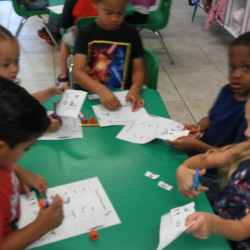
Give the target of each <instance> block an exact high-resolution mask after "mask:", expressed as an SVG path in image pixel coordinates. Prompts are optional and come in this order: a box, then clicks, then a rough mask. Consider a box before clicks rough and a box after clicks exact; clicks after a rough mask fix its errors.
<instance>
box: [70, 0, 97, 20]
mask: <svg viewBox="0 0 250 250" xmlns="http://www.w3.org/2000/svg"><path fill="white" fill-rule="evenodd" d="M72 15H73V17H74V25H76V20H77V19H79V18H82V17H91V16H97V15H98V12H97V10H96V9H94V7H93V6H92V4H91V1H90V0H77V2H76V4H75V6H74V9H73V11H72Z"/></svg>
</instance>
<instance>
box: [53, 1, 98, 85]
mask: <svg viewBox="0 0 250 250" xmlns="http://www.w3.org/2000/svg"><path fill="white" fill-rule="evenodd" d="M90 16H97V11H96V9H94V8H93V7H92V5H91V0H66V1H65V4H64V7H63V12H62V19H61V28H62V29H64V30H66V33H65V34H64V35H63V39H62V42H61V48H60V64H61V73H60V75H59V76H58V78H57V80H58V81H59V82H68V81H69V78H68V67H67V59H68V57H69V55H70V48H69V47H74V46H75V36H76V30H75V25H76V21H77V19H79V18H82V17H90Z"/></svg>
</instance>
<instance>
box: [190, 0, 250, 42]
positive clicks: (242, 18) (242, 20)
mask: <svg viewBox="0 0 250 250" xmlns="http://www.w3.org/2000/svg"><path fill="white" fill-rule="evenodd" d="M220 1H221V0H197V3H198V4H199V7H201V8H202V9H203V10H204V11H205V12H207V13H209V11H210V10H213V7H214V6H216V4H217V3H219V2H220ZM224 8H225V15H219V18H218V19H217V20H216V21H217V22H218V23H219V24H220V25H221V26H223V27H224V28H225V29H226V30H227V31H228V32H230V33H231V34H232V35H233V36H235V37H237V36H239V35H240V34H243V33H245V32H247V31H250V0H228V1H227V4H226V5H225V6H224ZM219 12H220V13H222V12H223V8H222V9H220V11H219ZM194 14H195V12H194ZM221 16H223V18H221Z"/></svg>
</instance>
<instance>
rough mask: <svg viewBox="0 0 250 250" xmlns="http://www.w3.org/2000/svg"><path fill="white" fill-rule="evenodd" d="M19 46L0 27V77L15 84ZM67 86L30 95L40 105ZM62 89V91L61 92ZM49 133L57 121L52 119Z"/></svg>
mask: <svg viewBox="0 0 250 250" xmlns="http://www.w3.org/2000/svg"><path fill="white" fill-rule="evenodd" d="M19 54H20V51H19V45H18V41H17V39H16V37H14V36H13V35H12V34H11V33H10V32H9V31H8V30H7V29H5V28H4V27H3V26H1V25H0V76H1V77H4V78H6V79H7V80H9V81H11V82H15V80H16V77H17V74H18V72H19ZM68 88H69V87H68V85H67V84H64V83H61V85H60V86H53V87H50V88H47V89H45V90H42V91H39V92H36V93H34V94H32V96H34V97H35V98H36V99H37V100H38V101H39V102H40V103H43V102H46V101H47V100H49V99H50V98H52V97H53V96H54V95H57V94H59V95H62V94H63V90H66V89H68ZM62 89H63V90H62ZM50 120H51V125H50V127H49V131H50V132H52V131H56V130H58V129H59V127H60V125H61V123H60V122H59V121H58V120H57V119H52V118H50Z"/></svg>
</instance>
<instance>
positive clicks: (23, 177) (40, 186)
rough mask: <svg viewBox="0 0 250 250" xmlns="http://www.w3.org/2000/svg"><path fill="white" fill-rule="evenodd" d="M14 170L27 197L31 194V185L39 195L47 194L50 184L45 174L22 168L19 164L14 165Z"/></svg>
mask: <svg viewBox="0 0 250 250" xmlns="http://www.w3.org/2000/svg"><path fill="white" fill-rule="evenodd" d="M14 170H15V172H16V174H17V176H18V179H19V181H20V184H21V187H22V189H23V191H24V193H25V194H26V196H27V197H29V196H30V189H29V187H33V188H35V189H36V190H37V192H38V193H39V195H44V194H46V192H47V188H48V185H47V181H46V179H45V178H44V177H43V176H41V175H38V174H33V173H31V172H29V171H28V170H26V169H24V168H21V167H20V166H18V165H15V166H14Z"/></svg>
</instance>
